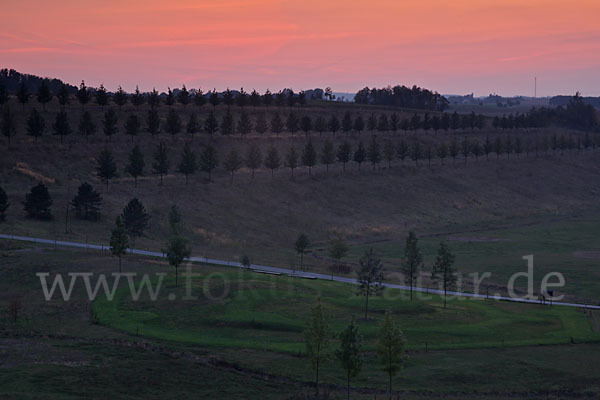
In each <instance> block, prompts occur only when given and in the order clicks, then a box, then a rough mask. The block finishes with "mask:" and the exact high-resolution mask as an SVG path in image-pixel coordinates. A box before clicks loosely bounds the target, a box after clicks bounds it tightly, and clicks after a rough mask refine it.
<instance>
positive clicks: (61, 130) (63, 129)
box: [52, 110, 71, 143]
mask: <svg viewBox="0 0 600 400" xmlns="http://www.w3.org/2000/svg"><path fill="white" fill-rule="evenodd" d="M52 128H53V130H54V132H53V134H54V135H58V136H60V142H61V143H62V142H63V137H65V136H66V135H70V134H71V125H70V124H69V117H68V116H67V113H66V112H65V111H64V110H61V111H59V112H58V113H57V114H56V119H55V120H54V124H53V125H52Z"/></svg>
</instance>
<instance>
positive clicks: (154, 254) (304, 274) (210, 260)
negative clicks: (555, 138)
mask: <svg viewBox="0 0 600 400" xmlns="http://www.w3.org/2000/svg"><path fill="white" fill-rule="evenodd" d="M0 239H9V240H19V241H22V242H33V243H40V244H49V245H53V246H66V247H77V248H82V249H92V250H101V251H110V246H107V245H99V244H88V243H79V242H67V241H63V240H52V239H42V238H32V237H26V236H16V235H6V234H1V233H0ZM128 252H129V253H131V254H139V255H143V256H151V257H160V258H165V254H164V253H161V252H156V251H147V250H138V249H128ZM189 261H192V262H199V263H205V264H216V265H223V266H228V267H237V268H242V265H241V264H240V263H239V262H237V261H225V260H216V259H213V258H207V257H190V258H189ZM250 268H252V269H253V270H254V271H256V272H263V273H272V274H285V275H294V276H298V277H301V278H308V279H323V280H328V281H331V280H333V281H336V282H344V283H350V284H353V285H356V284H358V282H357V281H356V279H352V278H345V277H343V276H335V275H334V276H332V275H325V274H319V273H316V272H298V271H292V270H290V269H286V268H277V267H270V266H267V265H260V264H252V265H251V266H250ZM382 285H383V286H384V287H388V288H393V289H403V290H410V287H409V286H406V285H399V284H395V283H386V282H384V283H383V284H382ZM413 291H415V292H422V293H428V294H444V291H443V290H438V289H429V288H423V287H413ZM447 295H449V296H459V297H470V298H478V299H493V300H505V301H512V302H517V303H533V304H539V303H540V302H539V301H538V300H531V299H525V298H519V297H508V296H493V295H490V296H488V295H485V294H477V293H467V292H455V291H448V292H447ZM552 304H553V305H557V306H567V307H579V308H586V309H593V310H600V306H594V305H587V304H580V303H567V302H558V301H555V302H553V303H552Z"/></svg>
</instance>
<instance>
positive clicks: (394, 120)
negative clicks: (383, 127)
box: [390, 112, 400, 133]
mask: <svg viewBox="0 0 600 400" xmlns="http://www.w3.org/2000/svg"><path fill="white" fill-rule="evenodd" d="M399 128H400V117H398V114H396V113H395V112H394V113H392V115H391V116H390V129H391V130H392V132H394V133H396V131H397V130H398V129H399Z"/></svg>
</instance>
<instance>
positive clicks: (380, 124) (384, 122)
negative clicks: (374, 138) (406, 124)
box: [377, 113, 390, 132]
mask: <svg viewBox="0 0 600 400" xmlns="http://www.w3.org/2000/svg"><path fill="white" fill-rule="evenodd" d="M389 129H390V122H389V120H388V117H387V115H386V114H383V113H382V114H381V115H380V116H379V120H378V121H377V130H378V131H380V132H386V131H388V130H389Z"/></svg>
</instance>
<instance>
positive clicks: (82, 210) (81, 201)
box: [71, 182, 102, 221]
mask: <svg viewBox="0 0 600 400" xmlns="http://www.w3.org/2000/svg"><path fill="white" fill-rule="evenodd" d="M100 204H102V197H101V196H100V193H98V192H96V191H95V190H94V188H93V187H92V185H90V184H89V183H87V182H84V183H82V184H81V186H79V188H78V189H77V195H76V196H75V197H73V200H71V205H72V206H73V208H74V209H75V216H76V217H77V218H79V219H83V220H87V221H97V220H98V219H100Z"/></svg>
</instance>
